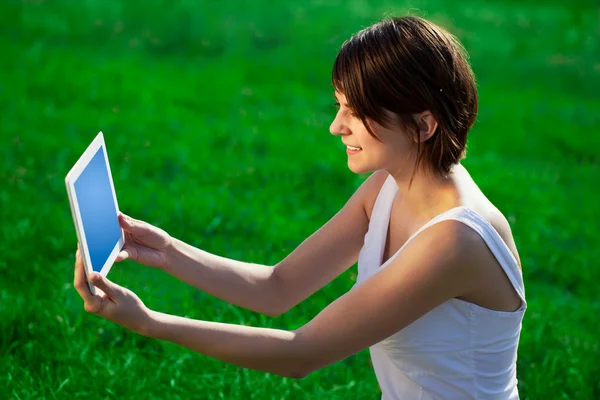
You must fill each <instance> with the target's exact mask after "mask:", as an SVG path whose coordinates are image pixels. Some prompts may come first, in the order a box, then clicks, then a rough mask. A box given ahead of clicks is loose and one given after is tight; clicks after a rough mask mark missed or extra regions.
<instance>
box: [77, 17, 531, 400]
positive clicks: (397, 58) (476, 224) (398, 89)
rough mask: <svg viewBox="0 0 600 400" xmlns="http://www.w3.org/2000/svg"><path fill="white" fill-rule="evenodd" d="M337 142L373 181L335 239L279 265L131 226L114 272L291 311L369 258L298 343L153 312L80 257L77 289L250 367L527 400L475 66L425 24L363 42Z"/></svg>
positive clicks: (430, 395)
mask: <svg viewBox="0 0 600 400" xmlns="http://www.w3.org/2000/svg"><path fill="white" fill-rule="evenodd" d="M332 78H333V86H334V88H335V97H336V99H337V102H338V103H339V110H338V112H337V114H336V116H335V119H334V120H333V122H332V124H331V127H330V131H331V134H332V135H336V136H338V137H339V139H340V140H341V141H342V142H343V143H344V144H345V145H346V146H347V153H348V167H349V168H350V170H352V171H353V172H354V173H357V174H364V173H367V172H374V173H373V174H371V176H370V177H369V178H368V179H366V180H365V182H364V183H363V184H362V185H361V186H360V187H359V188H358V189H357V191H356V192H355V193H354V194H353V195H352V197H351V198H350V199H349V200H348V202H347V203H346V205H345V206H344V207H343V208H342V209H341V210H340V211H339V212H338V213H337V214H336V215H335V216H334V217H333V218H332V219H331V220H330V221H329V222H327V223H326V224H325V225H324V226H323V227H321V228H320V229H319V230H318V231H317V232H315V233H314V234H313V235H311V236H310V237H309V238H308V239H306V240H305V241H304V242H303V243H302V244H300V245H299V246H298V248H296V249H295V250H294V251H293V252H292V253H291V254H289V255H288V256H287V257H286V258H285V259H284V260H282V261H281V262H279V263H278V264H277V265H276V266H275V267H270V266H264V265H255V264H248V263H244V262H240V261H235V260H231V259H227V258H223V257H219V256H216V255H213V254H209V253H207V252H205V251H202V250H200V249H197V248H194V247H192V246H190V245H187V244H185V243H184V242H182V241H180V240H177V239H175V238H172V237H171V236H169V235H168V234H167V233H166V232H164V231H163V230H161V229H159V228H157V227H154V226H152V225H150V224H148V223H145V222H142V221H139V220H135V219H132V218H129V217H127V216H125V215H123V214H120V215H119V222H120V224H121V226H122V228H123V229H124V231H125V232H126V244H125V247H124V249H123V251H122V252H121V253H120V254H119V257H118V259H117V261H121V260H123V259H126V258H128V259H131V260H134V261H136V262H139V263H141V264H145V265H148V266H151V267H156V268H161V269H163V270H164V271H166V272H168V273H170V274H172V275H174V276H176V277H177V278H179V279H181V280H183V281H185V282H187V283H189V284H190V285H193V286H195V287H197V288H199V289H200V290H203V291H205V292H207V293H210V294H212V295H214V296H216V297H219V298H221V299H223V300H225V301H228V302H230V303H233V304H236V305H239V306H241V307H245V308H248V309H251V310H254V311H258V312H262V313H265V314H267V315H278V314H281V313H284V312H286V311H287V310H289V309H290V308H292V307H294V306H295V305H296V304H298V303H299V302H301V301H302V300H304V299H306V298H307V297H308V296H310V295H311V294H312V293H314V292H316V291H317V290H319V289H320V288H322V287H323V286H324V285H326V284H327V283H328V282H330V281H331V280H332V279H334V278H335V277H336V276H338V275H339V274H340V273H342V272H343V271H345V270H346V269H348V268H350V267H351V266H352V265H353V264H354V263H356V262H357V261H358V278H357V283H356V285H355V286H354V287H353V288H352V289H351V290H350V291H349V292H348V293H345V294H343V295H342V296H341V297H340V298H338V299H337V300H336V301H334V302H333V303H332V304H330V305H329V306H328V307H326V308H325V309H324V310H323V311H322V312H321V313H320V314H318V315H317V316H316V317H315V318H314V319H312V320H311V321H310V322H308V323H307V324H306V325H304V326H302V327H301V328H299V329H297V330H294V331H285V330H277V329H264V328H257V327H248V326H238V325H231V324H224V323H214V322H206V321H198V320H191V319H186V318H181V317H177V316H172V315H166V314H162V313H160V312H157V311H153V310H149V309H148V308H146V307H145V306H144V304H143V303H142V301H141V300H140V299H139V298H138V297H137V296H136V295H135V294H134V293H132V292H131V291H129V290H127V289H125V288H123V287H120V286H118V285H116V284H114V283H112V282H109V281H108V280H107V279H106V278H104V277H102V276H99V275H97V274H95V276H93V277H92V282H93V283H94V284H95V285H96V286H98V287H99V288H100V289H101V290H102V291H103V292H104V294H103V295H102V296H92V295H91V294H90V292H89V290H88V287H87V285H86V283H85V277H84V273H83V266H82V261H81V257H80V255H79V251H78V252H77V254H76V264H75V287H76V288H77V290H78V291H79V293H80V295H81V297H82V298H83V299H84V301H85V309H86V311H88V312H92V313H95V314H98V315H100V316H102V317H104V318H107V319H109V320H111V321H114V322H116V323H118V324H121V325H123V326H125V327H127V328H129V329H131V330H134V331H136V332H138V333H140V334H142V335H146V336H150V337H154V338H158V339H162V340H168V341H171V342H174V343H178V344H180V345H182V346H185V347H188V348H190V349H192V350H195V351H197V352H199V353H202V354H205V355H207V356H210V357H214V358H217V359H220V360H223V361H225V362H228V363H233V364H237V365H240V366H242V367H246V368H253V369H257V370H262V371H267V372H271V373H275V374H279V375H283V376H288V377H293V378H301V377H304V376H306V375H307V374H309V373H311V372H312V371H315V370H317V369H319V368H322V367H325V366H326V365H329V364H331V363H334V362H336V361H339V360H342V359H344V358H346V357H348V356H350V355H352V354H355V353H357V352H358V351H360V350H362V349H365V348H370V352H371V356H372V361H373V366H374V369H375V373H376V375H377V379H378V381H379V384H380V386H381V390H382V393H383V398H384V399H434V398H435V399H437V398H440V399H466V398H478V399H479V398H481V399H516V398H518V391H517V379H516V359H517V347H518V342H519V335H520V329H521V321H522V318H523V314H524V312H525V308H526V303H525V297H524V287H523V279H522V274H521V269H520V263H519V257H518V254H517V250H516V248H515V243H514V240H513V238H512V234H511V230H510V227H509V224H508V223H507V221H506V219H505V218H504V217H503V215H502V214H501V213H500V211H498V209H497V208H496V207H494V205H493V204H492V203H491V202H490V201H489V200H488V199H487V198H486V197H485V195H484V194H483V193H482V192H481V191H480V189H479V188H478V187H477V185H476V184H475V182H473V180H472V179H471V177H470V175H469V173H468V172H467V171H466V170H465V168H464V167H462V166H461V165H460V160H461V159H462V158H463V157H464V154H465V146H466V139H467V132H468V131H469V129H470V128H471V126H472V125H473V123H474V121H475V116H476V114H477V91H476V85H475V81H474V77H473V73H472V71H471V68H470V66H469V64H468V62H467V60H466V55H465V52H464V50H463V48H462V47H461V45H460V44H459V43H458V42H457V40H456V39H455V38H454V37H453V36H452V35H450V34H449V33H448V32H446V31H445V30H443V29H441V28H440V27H438V26H436V25H434V24H432V23H431V22H428V21H425V20H423V19H420V18H416V17H402V18H392V19H388V20H385V21H382V22H379V23H377V24H375V25H373V26H371V27H369V28H366V29H364V30H363V31H361V32H359V33H358V34H356V35H355V36H353V37H352V38H350V39H349V40H348V41H347V42H345V43H344V44H343V46H342V49H341V51H340V53H339V54H338V56H337V59H336V60H335V64H334V66H333V77H332Z"/></svg>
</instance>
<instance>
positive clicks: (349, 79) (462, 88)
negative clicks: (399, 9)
mask: <svg viewBox="0 0 600 400" xmlns="http://www.w3.org/2000/svg"><path fill="white" fill-rule="evenodd" d="M332 83H333V86H334V87H335V89H336V90H337V91H338V92H340V93H343V94H344V95H345V96H346V99H347V101H348V106H349V107H350V108H351V109H352V110H353V112H354V113H355V114H356V115H357V117H358V118H360V119H361V120H362V122H363V123H364V124H365V127H366V128H367V130H368V131H369V133H370V134H371V135H372V136H373V137H375V138H376V139H378V138H377V136H376V135H375V134H374V132H373V130H372V128H371V126H370V124H369V120H371V121H375V122H377V123H379V124H380V125H383V126H388V124H389V123H390V122H391V121H389V118H388V117H387V116H386V113H385V110H389V111H391V112H393V113H395V114H397V115H398V116H399V117H400V121H401V123H402V125H403V126H404V127H405V128H409V130H410V131H412V132H413V133H414V134H415V135H416V142H417V151H418V157H417V162H416V166H415V171H416V170H417V168H418V166H419V164H420V163H421V162H422V161H423V160H425V162H426V165H427V166H428V167H429V168H430V169H431V170H432V172H434V173H436V174H439V175H443V176H447V175H448V173H449V172H450V170H451V168H452V165H454V164H456V163H458V162H459V161H460V160H461V159H462V158H464V157H465V154H466V142H467V133H468V131H469V129H471V127H472V126H473V124H474V123H475V118H476V116H477V108H478V96H477V87H476V84H475V77H474V75H473V71H472V69H471V66H470V65H469V62H468V55H467V53H466V51H465V49H464V47H463V46H462V45H461V44H460V42H459V41H458V39H456V37H454V36H453V35H452V34H450V33H449V32H447V31H446V30H444V29H443V28H441V27H439V26H437V25H435V24H434V23H432V22H429V21H426V20H424V19H422V18H419V17H415V16H405V17H395V18H389V19H385V20H383V21H381V22H378V23H376V24H374V25H372V26H370V27H368V28H365V29H363V30H361V31H360V32H358V33H357V34H355V35H354V36H352V37H351V38H350V39H348V40H347V41H346V42H344V44H343V45H342V48H341V50H340V52H339V54H338V55H337V57H336V59H335V62H334V65H333V71H332ZM425 110H430V111H431V113H432V114H433V116H434V117H435V119H436V120H437V122H438V127H437V131H436V132H435V133H434V135H433V136H432V137H430V138H429V139H428V140H426V141H425V142H424V143H423V144H422V145H421V143H420V140H419V133H418V127H417V124H416V122H415V121H414V120H413V118H412V117H411V114H415V113H420V112H423V111H425ZM378 140H379V139H378ZM421 146H422V147H423V148H422V151H421ZM413 176H414V175H413Z"/></svg>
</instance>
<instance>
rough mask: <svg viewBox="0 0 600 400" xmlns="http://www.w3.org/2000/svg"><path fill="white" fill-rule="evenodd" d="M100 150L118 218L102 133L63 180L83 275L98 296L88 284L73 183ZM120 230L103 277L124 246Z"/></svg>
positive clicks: (87, 260) (89, 264)
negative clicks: (102, 152) (81, 261)
mask: <svg viewBox="0 0 600 400" xmlns="http://www.w3.org/2000/svg"><path fill="white" fill-rule="evenodd" d="M100 148H103V150H104V162H105V163H106V170H107V172H108V179H109V182H110V189H111V192H112V196H113V200H114V202H115V209H116V210H117V215H115V218H118V213H119V205H118V203H117V195H116V193H115V186H114V184H113V179H112V173H111V171H110V164H109V162H108V153H107V151H106V145H105V143H104V135H103V134H102V132H100V133H98V135H96V137H95V138H94V140H93V141H92V143H91V144H90V145H89V146H88V148H87V149H86V150H85V151H84V152H83V154H82V155H81V157H79V160H77V162H76V163H75V165H74V166H73V168H71V170H70V171H69V173H68V174H67V176H66V178H65V184H66V186H67V194H68V196H69V203H70V205H71V213H72V215H73V222H74V224H75V231H76V232H77V239H78V240H79V244H80V248H79V251H80V254H81V258H82V259H83V265H84V269H85V274H86V278H87V279H86V280H87V282H88V285H89V288H90V291H91V292H92V294H94V295H95V294H97V293H98V294H99V293H101V290H100V289H98V288H96V287H95V286H94V285H93V284H92V283H91V282H90V275H91V273H92V272H93V269H92V261H91V257H90V252H89V248H88V245H87V241H86V238H85V233H84V232H85V231H84V229H83V221H82V220H81V213H80V211H79V203H78V202H77V194H76V193H75V181H76V180H77V178H79V176H80V175H81V173H82V172H83V170H84V169H85V167H86V166H87V165H88V164H89V163H90V161H91V160H92V158H93V157H94V156H95V155H96V153H97V152H98V150H100ZM120 230H121V237H120V238H119V241H118V242H117V243H116V244H115V247H114V248H113V249H112V251H111V253H110V255H109V257H108V259H107V260H106V262H105V263H104V265H103V266H102V269H101V270H100V274H101V275H103V276H106V275H107V274H108V271H110V268H111V267H112V265H113V264H114V261H115V259H116V258H117V255H118V254H119V252H120V251H121V249H122V248H123V246H124V245H125V234H124V232H123V229H122V228H120Z"/></svg>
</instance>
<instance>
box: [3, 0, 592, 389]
mask: <svg viewBox="0 0 600 400" xmlns="http://www.w3.org/2000/svg"><path fill="white" fill-rule="evenodd" d="M407 13H410V14H413V15H419V16H422V17H425V18H427V19H430V20H432V21H434V22H436V23H438V24H439V25H441V26H443V27H445V28H447V29H448V30H450V31H451V32H453V33H454V34H455V35H456V36H458V38H459V39H460V40H461V41H462V43H463V44H464V45H465V47H466V49H467V51H468V52H469V53H470V56H471V62H472V65H473V69H474V71H475V74H476V76H477V80H478V86H479V93H480V114H479V116H478V119H477V123H476V125H475V127H474V129H473V130H472V131H471V133H470V134H469V152H468V156H467V159H466V160H465V161H464V162H463V164H464V165H465V166H466V167H467V169H468V170H469V171H470V173H471V174H472V175H473V177H474V178H475V180H476V182H478V184H479V185H480V187H481V188H482V190H483V191H484V192H485V193H486V194H487V196H488V197H489V198H490V199H491V200H492V202H494V203H495V204H496V206H497V207H498V208H499V209H500V210H501V211H502V212H503V213H504V214H505V215H506V217H507V218H508V220H509V221H510V223H511V227H512V229H513V233H514V236H515V239H516V242H517V245H518V248H519V251H520V254H521V260H522V264H523V271H524V277H525V284H526V290H527V298H528V311H527V313H526V315H525V319H524V322H523V331H522V335H521V342H520V348H519V356H518V378H519V389H520V393H521V398H524V399H594V398H600V383H599V381H598V376H600V364H599V363H598V359H599V357H600V349H599V341H600V339H599V337H600V332H599V329H598V316H599V315H600V301H599V300H598V299H597V293H598V282H599V281H600V269H599V268H598V264H599V261H598V260H599V259H600V252H599V249H598V247H599V246H598V243H599V239H600V236H599V233H598V231H599V228H600V226H599V225H600V224H599V221H600V212H599V211H598V206H599V200H598V185H599V184H600V167H599V164H598V163H599V154H600V150H599V148H600V135H599V133H600V132H599V122H600V95H599V93H600V23H599V20H600V5H599V3H598V2H597V0H570V1H544V2H540V1H538V0H519V1H513V0H493V1H490V0H486V1H483V0H465V1H461V2H455V1H449V0H447V1H446V0H422V1H417V0H414V1H403V0H396V1H390V0H378V1H367V0H344V1H340V0H333V1H326V0H304V1H287V2H284V1H267V0H257V1H241V0H239V1H234V0H226V1H221V2H208V1H206V2H204V1H197V2H194V1H185V0H179V1H158V0H147V1H117V0H85V1H74V0H73V1H67V0H46V1H43V0H37V1H33V0H29V1H17V0H3V1H2V2H0V54H1V61H0V107H1V114H0V220H1V221H2V222H1V225H0V229H1V230H0V398H2V399H13V398H14V399H55V398H56V399H63V398H71V397H79V398H94V399H95V398H106V399H112V398H120V399H122V398H136V399H145V398H165V399H189V398H199V399H200V398H211V399H213V398H214V399H219V398H221V399H305V398H306V399H338V398H339V399H342V398H344V399H378V398H379V397H380V395H381V394H380V392H379V388H378V386H377V382H376V379H375V376H374V373H373V371H372V368H371V365H370V361H369V357H368V352H367V351H363V352H361V353H359V354H357V355H355V356H353V357H350V358H348V359H347V360H344V361H342V362H339V363H336V364H335V365H332V366H329V367H327V368H325V369H323V370H320V371H318V372H315V373H313V374H311V375H310V376H309V377H307V378H305V379H303V380H300V381H297V380H290V379H286V378H282V377H279V376H275V375H268V374H265V373H262V372H257V371H250V370H243V369H241V368H238V367H235V366H232V365H227V364H225V363H222V362H219V361H215V360H212V359H209V358H207V357H204V356H201V355H198V354H197V353H194V352H192V351H189V350H187V349H185V348H181V347H177V346H175V345H172V344H170V343H165V342H159V341H156V340H150V339H147V338H144V337H141V336H139V335H136V334H134V333H131V332H129V331H126V330H124V329H123V328H121V327H119V326H116V325H114V324H112V323H109V322H106V321H104V320H101V319H100V318H98V317H95V316H93V315H88V314H86V313H85V311H84V310H83V305H82V300H81V299H80V298H79V296H78V295H77V293H76V291H75V289H74V288H73V287H72V279H73V277H72V276H73V265H74V254H75V248H76V243H77V238H76V234H75V230H74V227H73V221H72V218H71V212H70V210H69V202H68V198H67V194H66V190H65V184H64V178H65V175H66V174H67V172H68V171H69V169H70V168H71V166H72V165H73V164H74V163H75V161H76V160H77V159H78V157H79V156H80V154H81V153H82V152H83V151H84V150H85V148H86V147H87V145H88V144H89V143H90V142H91V140H92V139H93V138H94V136H95V135H96V134H97V133H98V131H103V132H104V136H105V140H106V145H107V152H108V157H109V160H110V163H111V169H112V173H113V179H114V184H115V189H116V192H117V198H118V202H119V207H120V209H121V210H122V211H123V212H125V213H127V214H129V215H131V216H133V217H135V218H139V219H143V220H145V221H148V222H150V223H152V224H155V225H158V226H160V227H161V228H163V229H165V230H166V231H167V232H169V233H170V234H171V235H173V236H174V237H177V238H180V239H182V240H184V241H186V242H188V243H190V244H193V245H195V246H198V247H200V248H202V249H204V250H207V251H210V252H213V253H217V254H220V255H223V256H227V257H231V258H235V259H240V260H244V261H249V262H256V263H265V264H269V265H273V264H275V263H277V262H278V261H279V260H281V259H282V258H283V257H284V256H285V255H287V254H288V253H289V252H290V251H292V250H293V249H294V248H295V247H296V246H297V245H298V244H300V242H301V241H302V240H304V239H305V238H306V237H307V236H308V235H310V234H311V233H312V232H314V231H315V230H316V229H318V228H319V227H320V226H321V225H322V224H323V223H325V222H326V221H327V220H328V219H329V218H330V217H331V216H333V215H334V214H335V213H336V212H337V211H338V210H339V209H340V208H341V207H342V206H343V204H344V203H345V201H346V200H347V199H348V197H349V196H350V195H351V194H352V193H353V192H354V190H355V189H356V188H357V187H358V186H359V185H360V183H361V182H362V181H363V180H364V179H365V178H366V176H357V175H354V174H353V173H352V172H351V171H349V170H348V168H347V165H346V158H347V156H346V154H345V149H344V147H343V146H342V144H341V143H340V141H339V138H335V137H333V136H331V135H330V134H329V132H328V127H329V123H330V122H331V120H332V118H333V116H334V113H335V109H334V107H333V97H332V92H333V88H332V86H331V83H330V73H331V66H332V63H333V60H334V58H335V56H336V54H337V51H338V50H339V48H340V46H341V44H342V43H343V42H344V40H346V39H348V38H349V37H350V36H351V35H352V34H353V33H355V32H357V31H359V30H360V29H362V28H364V27H366V26H368V25H370V24H372V23H374V22H376V21H378V20H380V19H381V18H383V17H385V16H391V15H406V14H407ZM355 277H356V269H355V268H352V269H351V270H349V271H348V272H347V273H344V274H343V275H342V276H341V277H339V278H338V279H337V280H335V281H334V282H332V283H331V284H330V285H328V286H327V287H326V288H325V289H323V290H322V291H320V292H318V293H317V294H315V295H313V296H312V297H311V298H310V299H308V300H307V301H306V302H304V303H302V304H301V305H299V306H297V307H295V308H294V309H293V310H291V311H290V312H289V313H287V314H286V315H283V316H281V317H278V318H268V317H264V316H261V315H259V314H255V313H253V312H250V311H247V310H244V309H240V308H238V307H234V306H231V305H228V304H226V303H224V302H221V301H220V300H217V299H215V298H213V297H211V296H209V295H207V294H204V293H202V292H200V291H198V290H196V289H194V288H191V287H188V286H186V285H185V284H183V283H181V282H179V281H176V280H175V279H174V278H171V277H170V276H167V275H166V274H164V273H162V272H160V271H156V270H152V269H149V268H146V267H143V266H141V265H137V264H135V263H132V262H129V261H126V262H123V263H120V264H117V265H115V266H114V267H113V269H112V270H111V272H110V273H109V278H110V279H111V280H113V281H114V282H117V283H119V284H121V285H124V286H126V287H128V288H130V289H132V290H133V291H134V292H136V293H137V294H138V295H139V297H140V298H141V299H142V300H143V301H144V302H145V303H146V304H147V305H148V306H149V307H150V308H153V309H156V310H159V311H162V312H167V313H173V314H177V315H181V316H187V317H190V318H198V319H206V320H211V321H224V322H230V323H240V324H248V325H253V326H265V327H278V328H284V329H295V328H297V327H299V326H301V325H302V324H304V323H305V322H307V321H309V320H310V319H311V318H312V317H313V316H315V315H316V314H317V313H318V312H319V311H320V310H321V309H322V308H323V307H325V306H326V305H327V304H328V303H329V302H331V301H332V300H334V299H335V298H337V297H339V296H340V295H342V294H343V293H344V292H345V291H347V290H348V289H349V288H350V287H351V285H352V284H353V282H354V279H355Z"/></svg>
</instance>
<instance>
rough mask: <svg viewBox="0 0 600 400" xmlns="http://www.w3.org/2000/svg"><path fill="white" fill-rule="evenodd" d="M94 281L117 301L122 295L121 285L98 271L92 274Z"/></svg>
mask: <svg viewBox="0 0 600 400" xmlns="http://www.w3.org/2000/svg"><path fill="white" fill-rule="evenodd" d="M92 283H93V284H94V285H95V286H97V287H98V288H99V289H100V290H102V291H103V292H104V293H106V295H107V296H108V297H109V298H110V299H111V300H113V301H116V300H117V299H118V298H119V297H120V294H121V289H120V287H119V286H118V285H116V284H114V283H112V282H111V281H109V280H108V279H106V277H104V276H102V275H100V274H99V273H97V272H94V273H93V274H92Z"/></svg>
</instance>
